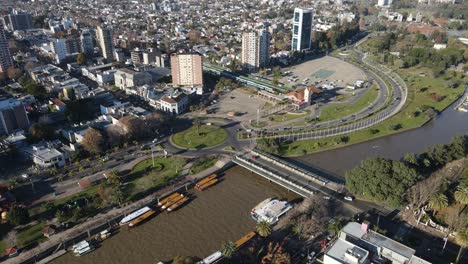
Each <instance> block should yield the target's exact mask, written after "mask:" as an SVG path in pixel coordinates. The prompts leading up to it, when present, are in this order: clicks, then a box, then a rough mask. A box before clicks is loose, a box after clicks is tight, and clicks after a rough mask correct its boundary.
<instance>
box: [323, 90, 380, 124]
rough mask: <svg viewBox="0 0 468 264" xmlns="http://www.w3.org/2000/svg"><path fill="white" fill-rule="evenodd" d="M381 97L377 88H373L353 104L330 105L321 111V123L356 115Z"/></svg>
mask: <svg viewBox="0 0 468 264" xmlns="http://www.w3.org/2000/svg"><path fill="white" fill-rule="evenodd" d="M378 95H379V90H378V89H377V86H376V85H374V86H372V88H371V89H369V90H367V91H366V92H365V94H364V95H363V96H362V97H361V98H359V99H358V100H356V101H355V102H354V103H352V104H339V105H330V106H328V107H325V108H324V109H323V110H321V111H320V122H323V121H330V120H336V119H340V118H343V117H346V116H349V115H352V114H355V113H357V112H359V111H361V110H362V109H364V108H366V107H367V106H368V105H369V104H372V103H373V102H374V101H375V100H376V99H377V96H378Z"/></svg>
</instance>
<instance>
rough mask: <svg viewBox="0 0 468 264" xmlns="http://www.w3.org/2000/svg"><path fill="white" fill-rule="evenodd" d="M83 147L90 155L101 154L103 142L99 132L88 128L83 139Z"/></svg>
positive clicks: (103, 147)
mask: <svg viewBox="0 0 468 264" xmlns="http://www.w3.org/2000/svg"><path fill="white" fill-rule="evenodd" d="M82 144H83V147H84V148H85V149H86V150H87V151H89V152H91V153H95V154H96V153H101V152H103V151H104V150H105V140H104V137H103V135H102V133H101V131H99V130H97V129H95V128H88V129H87V130H86V132H85V134H84V137H83V142H82Z"/></svg>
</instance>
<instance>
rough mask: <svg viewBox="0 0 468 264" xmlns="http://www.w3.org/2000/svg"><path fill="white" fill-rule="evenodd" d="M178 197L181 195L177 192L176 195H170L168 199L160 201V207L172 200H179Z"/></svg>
mask: <svg viewBox="0 0 468 264" xmlns="http://www.w3.org/2000/svg"><path fill="white" fill-rule="evenodd" d="M178 196H180V193H177V192H176V193H173V194H171V195H169V196H168V197H166V198H164V199H162V200H160V201H159V202H158V206H162V205H163V204H165V203H167V202H169V201H170V200H172V199H175V198H177V197H178Z"/></svg>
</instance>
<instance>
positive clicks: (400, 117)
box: [279, 83, 465, 157]
mask: <svg viewBox="0 0 468 264" xmlns="http://www.w3.org/2000/svg"><path fill="white" fill-rule="evenodd" d="M433 85H434V87H433V88H435V85H438V83H435V84H433ZM448 91H449V92H450V93H448V94H442V95H443V96H444V99H443V100H442V101H440V102H437V103H434V104H432V105H430V107H433V108H434V109H435V110H436V111H438V112H443V111H444V110H446V109H447V108H449V107H450V106H452V105H454V104H455V103H456V102H457V101H458V100H460V98H461V97H462V96H463V94H464V91H465V87H459V88H451V89H450V90H448ZM428 93H432V91H429V92H428V91H426V92H425V94H428ZM439 94H441V92H439ZM408 95H409V96H408V103H407V104H406V105H405V106H404V107H403V109H402V110H401V111H400V112H399V113H398V114H396V115H395V116H393V117H391V118H389V119H387V120H385V121H383V122H382V123H380V124H377V125H375V126H373V127H370V128H368V129H364V130H360V131H357V132H353V133H349V134H345V135H339V136H334V137H329V138H321V139H310V140H300V141H294V142H282V143H281V144H280V145H279V147H280V148H279V154H280V155H281V156H285V157H298V156H304V155H307V154H313V153H319V152H323V151H328V150H333V149H337V148H341V147H345V146H351V145H354V144H359V143H363V142H365V141H369V140H374V139H378V138H382V137H386V136H389V135H392V134H397V133H402V132H407V131H410V130H413V129H417V128H420V127H423V126H424V125H426V124H427V123H429V122H431V121H432V120H433V119H434V118H435V117H436V116H435V117H432V118H426V116H425V113H422V112H421V108H424V106H426V105H428V104H429V103H430V99H424V100H422V99H419V100H415V97H416V89H415V87H412V88H410V90H409V91H408ZM418 96H424V95H418ZM416 113H418V114H416Z"/></svg>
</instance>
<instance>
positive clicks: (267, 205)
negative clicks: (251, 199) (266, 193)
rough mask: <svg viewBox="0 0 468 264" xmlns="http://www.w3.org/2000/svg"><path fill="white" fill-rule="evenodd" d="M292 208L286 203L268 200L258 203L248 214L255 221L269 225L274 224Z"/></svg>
mask: <svg viewBox="0 0 468 264" xmlns="http://www.w3.org/2000/svg"><path fill="white" fill-rule="evenodd" d="M292 208H293V207H292V205H291V204H289V203H288V202H287V201H280V200H278V199H272V198H268V199H266V200H265V201H263V202H261V203H259V204H258V205H257V206H255V207H254V208H253V209H252V211H251V212H250V214H251V216H252V218H253V219H254V220H255V221H257V222H261V221H266V222H268V223H269V224H270V225H273V224H276V222H278V220H279V218H280V217H281V216H283V215H284V214H286V212H288V211H289V210H291V209H292Z"/></svg>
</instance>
